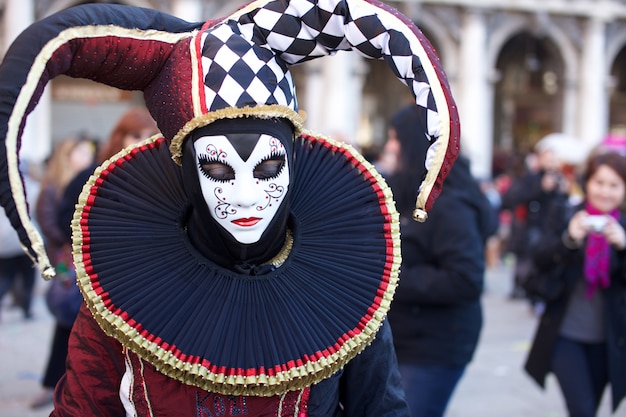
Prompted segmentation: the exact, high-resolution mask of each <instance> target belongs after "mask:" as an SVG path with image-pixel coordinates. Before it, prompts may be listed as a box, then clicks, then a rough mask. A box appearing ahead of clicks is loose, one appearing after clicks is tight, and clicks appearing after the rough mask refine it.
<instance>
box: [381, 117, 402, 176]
mask: <svg viewBox="0 0 626 417" xmlns="http://www.w3.org/2000/svg"><path fill="white" fill-rule="evenodd" d="M399 163H400V141H399V140H398V136H397V133H396V129H394V128H393V127H390V128H389V130H387V142H386V143H385V146H384V147H383V151H382V153H381V155H380V159H379V160H378V163H377V167H378V169H379V170H380V171H381V172H383V173H384V174H392V173H394V172H395V171H396V170H397V169H398V168H399V167H398V164H399Z"/></svg>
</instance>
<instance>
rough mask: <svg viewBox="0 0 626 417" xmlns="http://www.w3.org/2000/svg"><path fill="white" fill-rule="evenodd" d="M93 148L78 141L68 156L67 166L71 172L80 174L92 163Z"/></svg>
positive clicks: (86, 142) (86, 143)
mask: <svg viewBox="0 0 626 417" xmlns="http://www.w3.org/2000/svg"><path fill="white" fill-rule="evenodd" d="M95 150H96V149H95V146H94V144H93V143H91V142H89V141H86V140H84V141H80V142H78V143H77V144H76V146H74V148H72V150H71V151H70V154H69V165H70V167H71V168H72V171H73V172H80V171H82V170H83V169H85V168H87V167H88V166H89V165H91V164H92V163H93V160H94V157H95Z"/></svg>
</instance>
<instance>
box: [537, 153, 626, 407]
mask: <svg viewBox="0 0 626 417" xmlns="http://www.w3.org/2000/svg"><path fill="white" fill-rule="evenodd" d="M583 184H584V187H583V188H584V192H585V194H584V201H583V202H582V203H580V204H578V205H576V206H572V205H571V204H570V202H563V203H561V204H558V203H557V204H555V205H553V206H552V207H551V208H550V210H549V212H548V215H547V216H546V221H545V225H546V228H545V229H544V231H543V234H542V239H541V241H539V242H537V244H536V247H535V248H534V250H533V261H534V263H535V265H536V266H537V268H538V269H539V270H540V271H551V270H552V271H557V273H556V275H555V276H554V277H553V278H552V279H553V281H555V282H558V283H561V291H560V293H558V296H557V297H556V298H555V299H554V300H552V301H549V302H547V305H546V309H545V311H544V313H543V315H542V317H541V320H540V322H539V325H538V327H537V331H536V334H535V337H534V340H533V343H532V347H531V350H530V353H529V355H528V358H527V361H526V364H525V369H526V371H527V372H528V373H529V375H530V376H531V377H532V378H533V379H534V380H535V381H536V382H537V383H538V384H539V385H540V386H541V387H544V386H545V377H546V375H547V374H548V373H550V372H552V373H553V374H554V375H555V376H556V379H557V381H558V383H559V385H560V387H561V391H562V394H563V397H564V399H565V403H566V405H567V409H568V411H569V416H570V417H593V416H595V415H596V412H597V409H598V406H599V404H600V401H601V399H602V395H603V393H604V390H605V387H606V386H607V384H610V385H611V392H612V396H611V397H612V406H613V411H615V410H616V409H617V407H618V406H619V403H620V401H621V400H622V399H623V398H624V396H626V349H625V345H624V343H625V341H626V231H625V228H626V217H624V214H623V213H621V212H620V210H619V208H620V206H621V205H622V204H623V203H624V200H625V199H626V157H625V156H622V155H620V154H617V153H615V152H606V153H599V154H595V155H592V156H591V157H590V158H589V161H588V163H587V166H586V169H585V172H584V174H583Z"/></svg>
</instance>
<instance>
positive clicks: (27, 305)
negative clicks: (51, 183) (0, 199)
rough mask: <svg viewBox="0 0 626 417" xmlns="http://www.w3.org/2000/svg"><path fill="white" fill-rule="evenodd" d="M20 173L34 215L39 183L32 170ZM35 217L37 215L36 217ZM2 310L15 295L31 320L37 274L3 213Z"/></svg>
mask: <svg viewBox="0 0 626 417" xmlns="http://www.w3.org/2000/svg"><path fill="white" fill-rule="evenodd" d="M20 168H21V169H20V172H21V173H22V176H23V178H24V184H25V188H26V192H27V197H28V203H29V204H28V206H29V209H30V210H31V212H32V211H33V207H34V204H33V203H34V201H35V200H36V199H37V196H38V194H39V188H40V185H39V181H38V180H37V179H35V178H34V176H33V175H31V169H32V167H31V166H30V165H29V164H26V163H24V164H22V165H21V166H20ZM33 214H34V213H33ZM0 241H1V242H2V243H1V244H0V306H1V305H2V303H1V302H2V299H3V298H4V297H5V295H6V294H7V293H9V292H12V295H13V305H14V306H15V307H19V308H20V309H21V310H22V314H23V316H24V318H25V319H31V318H32V311H31V304H32V298H33V290H34V287H35V277H36V275H37V271H36V269H35V266H34V265H33V262H32V260H31V259H30V258H29V257H28V256H27V255H26V254H25V253H24V250H23V249H22V246H21V244H20V240H19V238H18V235H17V232H16V231H15V230H13V226H11V223H10V221H9V219H8V218H7V216H6V215H5V212H4V210H2V212H1V213H0Z"/></svg>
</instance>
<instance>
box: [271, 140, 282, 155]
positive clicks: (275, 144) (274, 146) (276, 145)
mask: <svg viewBox="0 0 626 417" xmlns="http://www.w3.org/2000/svg"><path fill="white" fill-rule="evenodd" d="M270 150H271V151H272V153H278V151H279V150H282V151H284V150H285V146H284V145H283V144H282V143H281V142H280V140H278V139H276V138H274V137H271V138H270Z"/></svg>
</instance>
